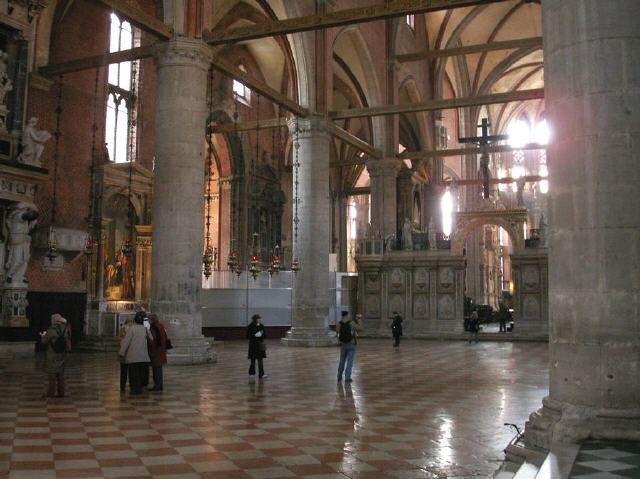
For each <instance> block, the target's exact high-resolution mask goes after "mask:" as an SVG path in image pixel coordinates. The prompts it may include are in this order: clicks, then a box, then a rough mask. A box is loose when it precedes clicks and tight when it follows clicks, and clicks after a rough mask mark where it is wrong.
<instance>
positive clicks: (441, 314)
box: [438, 294, 456, 319]
mask: <svg viewBox="0 0 640 479" xmlns="http://www.w3.org/2000/svg"><path fill="white" fill-rule="evenodd" d="M455 309H456V308H455V303H454V301H453V297H452V296H451V295H449V294H447V295H443V296H440V298H439V299H438V319H453V318H454V317H455Z"/></svg>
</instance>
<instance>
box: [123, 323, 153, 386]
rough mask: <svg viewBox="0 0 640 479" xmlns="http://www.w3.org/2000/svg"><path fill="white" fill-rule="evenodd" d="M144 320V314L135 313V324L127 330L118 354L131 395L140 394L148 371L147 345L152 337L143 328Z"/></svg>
mask: <svg viewBox="0 0 640 479" xmlns="http://www.w3.org/2000/svg"><path fill="white" fill-rule="evenodd" d="M144 318H145V315H144V313H143V314H140V312H138V313H136V316H135V319H134V321H135V323H134V324H132V325H131V326H130V327H129V328H128V329H127V333H126V334H125V335H124V338H123V339H122V343H121V344H120V351H119V353H118V354H119V356H120V358H121V359H122V360H124V362H125V363H126V365H127V367H128V372H129V389H130V392H131V395H138V394H141V393H142V386H143V384H142V381H143V376H144V373H145V369H146V370H147V372H148V371H149V352H148V346H147V344H148V342H152V341H153V336H151V333H150V332H149V331H147V328H145V327H144Z"/></svg>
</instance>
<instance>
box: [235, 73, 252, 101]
mask: <svg viewBox="0 0 640 479" xmlns="http://www.w3.org/2000/svg"><path fill="white" fill-rule="evenodd" d="M238 68H239V69H240V70H242V71H243V72H245V73H247V70H246V69H245V68H244V66H243V65H239V66H238ZM233 97H234V98H235V99H236V101H239V102H240V103H244V104H245V105H247V106H249V103H250V101H251V90H249V88H247V86H246V85H245V84H244V83H242V82H239V81H238V80H233Z"/></svg>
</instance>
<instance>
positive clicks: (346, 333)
mask: <svg viewBox="0 0 640 479" xmlns="http://www.w3.org/2000/svg"><path fill="white" fill-rule="evenodd" d="M338 339H339V340H340V342H341V343H350V342H351V340H352V339H353V333H352V332H351V322H350V321H347V322H346V323H345V322H343V321H340V331H339V332H338Z"/></svg>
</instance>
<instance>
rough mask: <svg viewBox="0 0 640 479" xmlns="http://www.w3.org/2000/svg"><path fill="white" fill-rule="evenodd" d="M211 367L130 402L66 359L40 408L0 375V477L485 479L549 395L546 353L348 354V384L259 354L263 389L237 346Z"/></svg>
mask: <svg viewBox="0 0 640 479" xmlns="http://www.w3.org/2000/svg"><path fill="white" fill-rule="evenodd" d="M217 353H218V362H217V363H216V364H212V365H203V366H188V367H177V366H176V367H168V368H167V369H166V372H165V392H164V393H161V394H159V393H154V394H152V393H149V394H146V395H144V396H142V397H136V398H129V397H125V398H121V397H120V395H119V391H118V382H119V366H118V363H117V361H116V358H115V357H114V356H113V355H105V354H94V355H84V354H83V355H80V354H78V355H73V356H72V359H71V365H70V366H69V368H68V370H67V382H68V397H67V398H65V399H62V400H49V401H48V402H46V401H44V400H42V399H40V396H41V394H42V392H43V383H44V378H43V375H42V374H41V373H40V372H39V370H38V369H37V368H36V365H35V364H34V362H33V361H27V362H25V361H20V362H19V361H9V362H5V363H2V364H0V378H1V379H0V384H1V387H0V477H3V476H4V475H5V474H7V473H8V475H9V477H10V478H31V477H34V478H39V479H46V478H55V477H58V478H71V477H167V478H169V477H170V478H197V477H203V478H224V479H240V478H245V479H260V478H285V477H288V478H291V477H299V478H314V479H334V478H335V479H338V478H339V479H346V478H354V479H355V478H357V479H365V478H376V479H384V478H387V477H389V478H401V479H406V478H408V479H412V478H454V477H455V478H476V477H478V478H479V477H487V476H490V475H491V473H492V472H493V471H495V470H496V469H497V468H498V466H499V464H500V461H501V460H502V459H503V454H502V449H503V448H504V447H505V446H506V444H507V443H508V441H509V440H510V439H511V438H512V433H511V432H510V431H509V430H508V428H506V427H505V426H504V425H503V423H505V422H513V423H517V424H520V425H522V424H523V423H524V421H525V420H526V418H527V416H528V414H529V413H530V412H531V411H533V410H534V409H536V408H537V407H539V406H540V404H541V400H542V397H543V396H544V395H545V394H546V392H547V378H548V375H547V374H548V370H547V345H546V344H544V343H506V342H499V343H498V342H494V343H492V342H480V343H479V344H468V343H466V342H462V341H455V342H454V341H452V342H440V341H404V342H403V343H402V345H401V347H400V348H399V349H394V348H393V347H392V343H391V340H362V341H361V342H360V344H359V345H358V353H357V356H356V362H355V366H354V373H353V378H354V381H353V383H351V384H349V383H346V384H345V383H336V368H337V361H338V349H337V348H330V349H313V350H310V349H297V348H290V349H288V348H285V347H282V346H281V345H280V344H279V343H278V342H277V341H270V342H269V345H268V353H267V355H268V358H267V359H266V361H265V369H266V372H267V374H268V378H267V379H265V380H263V381H257V380H256V381H250V380H249V378H248V376H247V368H248V361H247V359H246V344H245V343H244V342H227V343H225V345H224V347H222V348H219V349H218V350H217Z"/></svg>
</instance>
